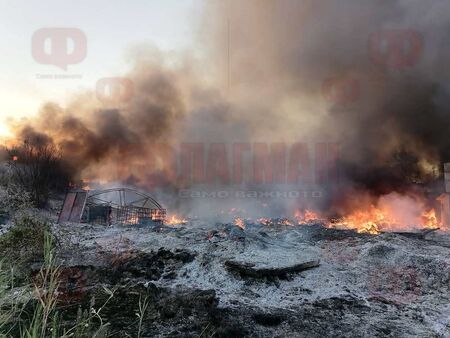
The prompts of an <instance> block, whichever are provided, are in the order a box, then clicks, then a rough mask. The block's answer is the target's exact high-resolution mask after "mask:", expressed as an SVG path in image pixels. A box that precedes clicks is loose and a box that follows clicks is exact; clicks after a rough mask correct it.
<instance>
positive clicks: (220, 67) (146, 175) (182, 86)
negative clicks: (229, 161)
mask: <svg viewBox="0 0 450 338" xmlns="http://www.w3.org/2000/svg"><path fill="white" fill-rule="evenodd" d="M448 13H450V3H449V2H448V1H445V0H436V1H419V0H408V1H406V0H394V1H376V2H374V1H360V0H320V1H312V0H279V1H269V0H247V1H238V0H228V1H208V2H205V4H204V8H203V12H202V16H201V17H200V18H198V22H199V27H198V29H197V34H196V38H197V39H196V41H197V46H196V49H198V50H200V51H201V52H202V53H200V54H201V56H198V55H199V53H192V54H189V53H188V52H183V53H180V55H178V56H177V57H176V62H172V61H173V60H172V59H171V58H173V55H172V56H170V57H166V56H165V55H163V54H162V53H160V52H146V53H143V54H144V56H142V55H138V56H137V57H136V62H135V67H134V69H133V71H132V72H130V74H127V75H126V77H127V78H128V79H130V80H131V81H132V83H133V95H132V97H131V98H130V99H129V100H128V101H127V102H121V103H120V104H114V105H111V104H105V103H102V102H99V100H98V99H97V98H96V97H95V93H84V94H82V95H78V96H76V97H74V99H73V102H72V103H71V104H69V105H68V106H67V107H60V106H57V105H55V104H52V103H48V104H46V105H45V106H43V108H42V109H41V111H40V113H39V115H38V117H37V118H34V119H32V120H29V121H26V122H20V123H18V124H16V125H15V130H16V131H17V138H18V139H24V138H30V137H36V135H39V137H41V138H45V139H47V140H48V141H49V142H54V143H56V144H57V145H58V146H59V147H60V148H61V150H62V152H63V154H64V155H65V158H67V159H68V161H70V162H71V163H72V165H73V166H74V167H76V168H77V172H78V173H79V177H92V178H93V179H104V180H108V179H110V178H112V177H113V176H114V175H116V174H117V173H116V174H114V175H113V174H112V173H111V167H114V168H116V169H117V167H120V168H119V169H118V170H119V171H121V170H122V171H123V173H122V174H123V175H122V177H120V179H121V180H122V182H124V183H130V184H135V185H138V186H142V187H146V188H151V185H152V184H153V183H154V182H155V180H156V179H160V180H162V179H163V178H162V176H164V175H166V176H167V174H168V172H167V171H166V169H164V165H160V163H163V162H164V161H167V158H164V156H163V155H161V152H158V151H157V150H155V149H154V148H152V144H155V143H164V144H168V145H175V144H178V143H180V142H208V143H221V142H223V143H227V144H231V143H233V142H267V143H270V142H286V143H294V142H310V143H314V142H329V143H337V144H339V145H340V153H339V168H340V175H341V183H344V184H343V188H341V190H340V194H339V195H338V196H337V195H335V194H332V195H330V196H329V200H328V202H329V203H331V205H332V206H333V208H332V209H333V210H334V211H336V212H337V211H339V210H341V208H342V207H343V204H344V205H345V204H346V203H347V202H346V201H347V200H350V199H346V198H343V197H342V194H344V196H346V195H348V196H350V195H351V194H353V193H355V192H356V191H364V193H365V194H367V193H368V194H369V195H370V196H373V197H374V198H377V196H381V195H387V194H389V193H391V192H399V193H404V192H407V191H410V190H414V188H412V186H413V184H415V185H424V184H429V183H430V182H433V181H434V180H435V179H436V178H437V177H438V175H439V173H440V165H441V163H442V162H445V161H447V160H449V159H450V138H448V137H447V130H448V127H449V126H450V114H448V112H447V103H448V102H449V100H448V95H449V86H448V81H447V79H448V77H449V76H448V75H449V74H448V71H447V69H446V67H445V65H446V61H447V59H448V57H447V56H449V55H450V49H449V48H448V45H449V44H448V42H449V41H448V40H449V38H448V34H446V32H447V31H448V28H449V27H450V14H448ZM155 54H156V55H157V56H155ZM149 55H150V57H149ZM194 55H195V56H194ZM169 59H170V62H168V60H169ZM33 135H34V136H33ZM124 154H126V156H125V157H124ZM125 160H126V161H127V162H126V164H125V165H123V163H122V164H120V165H117V163H116V162H117V161H119V162H120V161H125ZM132 163H134V164H136V163H138V165H141V166H142V168H143V167H145V166H147V168H152V170H149V169H147V170H141V171H140V172H136V171H133V172H131V171H132V170H130V169H129V167H131V166H132V165H131V164H132ZM158 163H159V164H158ZM112 164H114V165H113V166H112ZM152 171H153V172H152ZM155 172H157V174H158V175H156V176H155ZM161 173H163V175H162V176H161ZM172 174H173V173H171V174H170V175H172ZM170 175H169V176H170ZM171 177H172V176H171ZM166 179H167V177H166ZM168 180H169V181H172V178H170V179H168ZM172 183H173V182H172ZM174 186H176V187H177V188H179V187H180V182H176V184H175V183H174ZM333 210H332V211H331V212H333Z"/></svg>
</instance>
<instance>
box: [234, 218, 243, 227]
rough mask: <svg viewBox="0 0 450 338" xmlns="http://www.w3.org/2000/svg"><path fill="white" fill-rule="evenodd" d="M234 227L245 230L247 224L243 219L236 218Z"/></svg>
mask: <svg viewBox="0 0 450 338" xmlns="http://www.w3.org/2000/svg"><path fill="white" fill-rule="evenodd" d="M234 225H236V226H238V227H239V228H241V229H242V230H244V229H245V222H244V220H243V219H242V218H236V219H235V220H234Z"/></svg>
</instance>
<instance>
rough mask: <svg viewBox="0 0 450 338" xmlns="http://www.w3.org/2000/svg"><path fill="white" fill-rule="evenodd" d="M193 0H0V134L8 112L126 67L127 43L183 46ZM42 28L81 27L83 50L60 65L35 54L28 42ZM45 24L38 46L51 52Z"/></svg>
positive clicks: (16, 114)
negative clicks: (64, 66)
mask: <svg viewBox="0 0 450 338" xmlns="http://www.w3.org/2000/svg"><path fill="white" fill-rule="evenodd" d="M200 1H202V0H147V1H138V0H134V1H119V0H77V1H67V0H66V1H61V0H42V1H39V2H30V1H26V0H15V1H8V0H0V44H1V45H2V53H0V86H1V88H2V90H1V91H0V137H5V136H7V135H8V128H7V125H6V121H7V120H8V119H10V118H11V117H13V118H21V117H23V116H30V115H32V114H35V113H37V111H38V110H39V107H40V106H41V105H42V104H43V103H44V102H46V101H54V102H57V103H59V104H61V105H64V104H65V103H66V102H67V100H68V99H69V98H70V97H71V95H73V93H75V92H77V91H83V90H92V89H95V86H96V83H97V81H98V80H99V79H101V78H105V77H114V76H120V75H121V74H124V73H126V71H127V70H128V69H129V67H130V66H131V64H130V62H129V57H127V56H129V53H130V50H131V49H132V48H133V47H134V46H142V45H153V46H156V47H158V48H159V49H161V50H165V51H172V50H179V49H185V48H189V45H190V44H191V43H192V37H193V26H194V25H193V23H194V22H195V18H196V17H197V16H198V15H199V8H200ZM42 28H51V29H54V28H71V29H76V30H79V31H81V32H82V34H83V35H84V36H85V38H86V43H85V46H86V53H85V56H84V57H83V55H80V57H79V59H82V60H81V61H80V62H79V63H76V64H69V65H68V66H67V69H62V68H60V67H58V66H57V65H55V64H45V63H46V61H45V60H44V59H42V57H39V56H38V57H35V54H36V50H39V47H40V44H39V43H40V41H42V40H39V39H37V40H35V41H34V43H33V35H34V34H35V33H36V32H38V31H39V30H40V29H42ZM49 32H50V33H49ZM51 32H52V31H51V30H50V31H49V30H46V31H44V33H43V35H44V36H47V39H45V40H44V41H45V43H44V47H43V50H44V51H45V53H51V45H48V44H49V43H50V44H51V43H52V42H53V41H54V40H51V41H49V39H48V36H51V38H50V39H52V37H54V35H51ZM49 34H50V35H49ZM76 40H77V41H82V39H80V38H78V37H77V38H76ZM36 41H37V42H36ZM67 41H68V42H67V43H68V47H67V48H68V49H67V50H68V51H69V53H71V52H73V51H74V50H75V48H77V50H79V48H80V47H79V46H75V44H76V43H75V42H73V40H72V39H68V40H67ZM79 45H84V43H83V42H80V43H79ZM61 76H67V77H68V78H61ZM57 77H59V78H57Z"/></svg>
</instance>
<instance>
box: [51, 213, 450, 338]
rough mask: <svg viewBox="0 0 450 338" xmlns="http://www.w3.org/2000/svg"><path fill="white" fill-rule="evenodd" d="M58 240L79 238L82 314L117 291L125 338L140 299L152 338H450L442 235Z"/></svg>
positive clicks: (118, 322)
mask: <svg viewBox="0 0 450 338" xmlns="http://www.w3.org/2000/svg"><path fill="white" fill-rule="evenodd" d="M177 223H178V222H177ZM58 231H61V232H63V233H66V232H67V231H68V232H69V233H71V234H72V236H71V238H77V242H76V243H67V246H66V245H64V246H62V248H61V249H62V251H61V252H60V254H61V255H62V256H63V257H65V260H66V261H67V262H69V261H70V262H71V264H70V265H71V269H72V270H71V271H77V273H76V274H74V276H79V277H77V278H81V279H82V280H83V282H82V283H79V284H76V285H78V286H77V287H76V290H74V291H73V292H76V294H77V295H79V294H80V293H81V294H82V295H83V296H82V297H81V302H84V300H86V301H88V299H89V297H90V296H91V295H92V294H96V292H97V291H96V290H98V288H99V285H107V286H112V285H116V286H118V288H119V289H118V290H119V291H118V293H117V294H118V296H117V297H118V299H117V300H115V301H113V303H112V304H110V305H108V306H107V310H106V311H107V312H108V313H111V315H112V316H113V317H114V318H115V319H114V321H112V322H111V325H112V327H113V329H114V330H117V332H125V331H121V330H125V328H126V327H128V325H132V324H131V321H132V320H134V319H130V318H128V317H127V316H126V315H125V311H128V310H127V309H128V308H130V307H131V308H132V304H131V301H132V299H133V297H131V298H129V296H127V291H126V290H128V292H131V293H133V292H145V293H146V294H148V295H149V297H150V298H151V299H152V302H153V305H152V311H151V315H149V317H148V318H147V319H146V320H147V321H146V323H147V324H146V325H145V327H144V332H145V333H146V334H147V335H150V336H151V335H155V334H157V335H160V336H183V337H186V336H189V337H191V336H192V337H195V336H198V335H199V334H201V332H202V331H203V330H207V331H208V332H212V333H214V336H217V337H229V336H230V335H237V336H242V337H254V336H258V337H273V336H298V337H312V336H313V337H316V336H334V337H345V336H348V335H352V336H377V335H385V334H387V333H389V334H391V335H393V336H438V337H445V336H446V335H447V334H448V333H449V332H450V319H449V317H448V311H449V308H448V304H449V302H450V292H449V289H448V287H449V285H450V267H449V264H450V238H449V237H448V234H446V233H444V232H429V233H426V234H424V235H423V236H422V237H420V238H419V237H418V236H416V237H413V236H407V235H405V234H401V233H399V234H395V233H383V234H379V235H375V236H374V235H372V234H369V233H358V232H357V231H353V230H338V229H332V228H327V227H325V226H323V225H321V224H318V223H315V221H312V220H311V221H308V223H302V224H300V225H299V224H294V223H293V221H289V222H288V221H287V220H286V219H273V220H271V219H265V220H260V222H250V221H249V220H241V222H237V224H233V223H213V222H211V221H208V220H202V219H196V220H195V221H187V223H186V224H184V225H181V224H178V225H167V226H162V227H161V226H160V227H139V228H137V227H134V226H112V227H103V226H98V225H87V224H85V225H81V224H80V225H78V226H76V227H74V226H73V224H72V225H70V227H65V226H64V225H60V226H59V230H58ZM75 234H76V235H75ZM73 235H74V236H73ZM74 245H75V246H76V247H77V248H78V249H77V250H76V252H77V255H76V256H74V255H73V252H75V251H74V250H72V249H71V247H72V246H74ZM80 276H81V277H80ZM122 293H123V295H122ZM77 299H78V300H79V301H80V298H79V297H78V298H77ZM199 302H200V303H199ZM119 304H121V305H120V306H119ZM188 314H190V315H188ZM63 315H70V310H69V311H68V312H66V313H65V314H63ZM187 318H189V320H188V319H187Z"/></svg>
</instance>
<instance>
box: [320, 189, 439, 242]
mask: <svg viewBox="0 0 450 338" xmlns="http://www.w3.org/2000/svg"><path fill="white" fill-rule="evenodd" d="M328 227H333V228H338V229H353V230H356V231H358V232H360V233H370V234H378V233H380V232H392V231H410V230H421V229H437V228H441V227H442V224H441V223H440V222H439V221H438V218H437V216H436V211H435V209H433V208H429V207H426V204H425V202H424V201H423V200H421V199H418V198H416V197H410V196H401V195H398V194H390V195H386V196H383V197H381V198H380V199H379V200H378V201H377V203H376V204H369V205H367V206H362V207H358V208H356V209H354V210H352V211H351V212H349V213H348V214H347V215H345V216H343V217H341V218H339V219H334V220H331V221H330V222H328Z"/></svg>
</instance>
